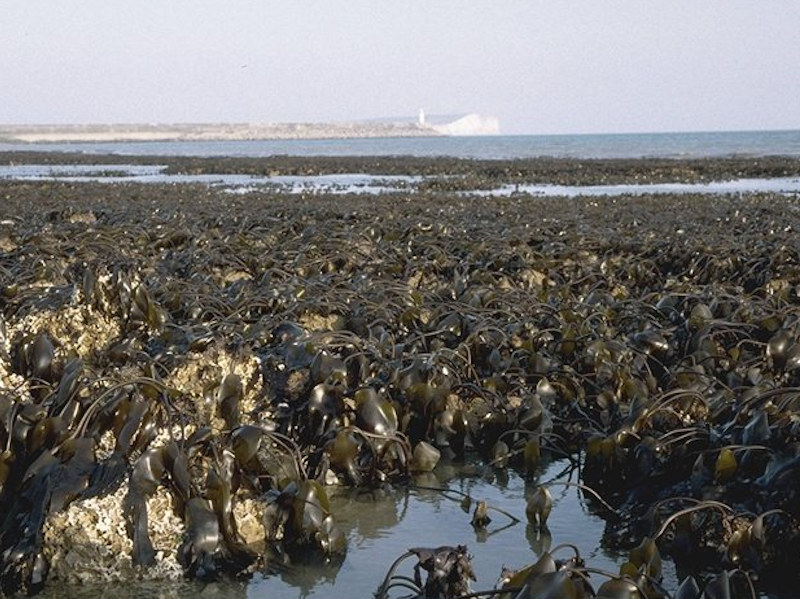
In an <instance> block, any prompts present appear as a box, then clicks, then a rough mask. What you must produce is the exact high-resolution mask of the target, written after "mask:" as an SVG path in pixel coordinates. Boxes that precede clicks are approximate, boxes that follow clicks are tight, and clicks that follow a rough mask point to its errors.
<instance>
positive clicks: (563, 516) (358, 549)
mask: <svg viewBox="0 0 800 599" xmlns="http://www.w3.org/2000/svg"><path fill="white" fill-rule="evenodd" d="M576 480H577V471H575V470H572V471H570V466H569V463H568V462H567V461H565V460H559V461H556V462H552V463H550V464H549V465H547V466H546V467H545V468H544V469H543V470H542V472H541V473H540V475H539V476H538V477H537V478H536V479H532V480H530V481H527V482H526V481H525V480H524V478H523V477H521V476H520V475H519V474H518V473H517V472H515V471H514V470H510V469H509V470H496V469H492V468H490V467H488V466H462V465H456V464H440V465H439V466H438V467H437V468H436V470H435V471H434V472H433V473H430V474H426V475H423V476H418V477H416V478H415V479H414V480H413V482H412V484H411V485H410V486H408V487H404V486H396V487H386V488H382V489H376V490H365V489H341V490H338V491H331V511H332V512H333V514H334V516H335V518H336V520H337V522H338V524H339V526H340V527H341V528H342V530H343V531H344V533H345V535H346V536H347V540H348V548H347V554H346V556H345V558H344V560H343V561H341V563H339V564H320V563H311V564H302V565H293V566H291V567H289V568H286V569H284V568H276V570H277V572H275V573H269V574H256V575H254V576H253V577H251V578H250V579H248V580H241V581H221V582H215V583H207V584H202V583H197V582H188V581H187V582H185V583H174V582H173V583H138V584H137V583H133V584H128V585H124V586H123V585H120V586H117V585H114V586H115V587H116V588H115V589H114V592H115V594H117V595H118V596H119V597H120V599H128V598H130V599H134V598H136V599H140V598H141V599H144V598H164V599H166V598H170V599H182V598H188V597H198V596H199V597H204V598H213V599H237V598H242V599H244V598H248V599H261V598H267V597H269V598H283V597H303V598H320V599H321V598H331V597H334V598H335V597H364V598H365V599H366V598H370V597H373V596H374V593H375V591H376V589H377V588H378V586H379V585H380V583H381V582H382V581H383V579H384V576H385V575H386V573H387V571H388V570H389V568H390V566H391V565H392V562H394V561H395V559H397V558H398V557H400V556H401V555H402V554H404V553H405V552H406V551H408V549H410V548H412V547H438V546H441V545H466V546H467V547H468V549H469V553H470V554H471V555H472V556H473V562H472V563H473V568H474V570H475V574H476V577H477V580H476V581H474V582H473V583H472V588H473V590H488V589H491V588H493V587H495V586H496V584H497V581H498V578H499V576H500V574H501V572H502V570H503V568H504V567H509V568H512V569H517V568H521V567H523V566H526V565H528V564H531V563H533V562H535V561H536V560H537V558H538V556H539V555H541V553H542V552H543V551H547V550H548V549H553V548H555V547H556V546H557V545H559V544H561V543H571V544H573V545H576V546H577V547H578V549H579V550H580V553H581V556H582V557H583V558H584V559H585V560H586V563H587V565H590V566H592V567H594V568H600V569H604V570H608V571H611V572H617V571H618V569H619V564H621V563H622V562H624V561H625V555H626V554H625V553H624V552H612V551H609V550H607V549H604V548H602V547H601V546H600V539H601V536H602V534H603V530H604V528H605V521H604V520H603V518H602V517H601V513H600V512H599V511H598V510H602V508H601V507H599V506H597V504H596V503H595V504H592V505H589V504H588V503H587V501H586V499H585V498H584V497H583V493H582V492H581V491H580V490H579V489H577V488H575V487H567V486H563V485H553V486H552V487H551V493H552V495H553V503H554V505H553V511H552V513H551V515H550V520H549V522H548V524H549V534H546V533H545V534H542V533H537V532H536V531H535V530H534V529H533V528H532V527H530V526H529V525H528V524H527V521H526V519H525V504H526V498H527V497H528V496H529V495H530V494H531V493H532V492H533V490H534V488H535V486H536V484H538V483H548V482H552V481H562V482H567V481H572V482H575V481H576ZM428 487H438V488H443V489H444V488H446V489H450V490H452V491H454V492H452V493H443V492H441V491H438V490H432V489H430V488H428ZM464 495H468V496H469V497H470V500H471V502H470V505H469V507H468V508H467V506H466V505H465V504H466V502H465V501H463V499H464ZM480 500H485V501H487V502H488V504H489V506H491V507H492V508H498V509H499V510H502V511H504V512H508V513H509V514H512V515H514V516H516V518H518V519H519V522H516V523H515V522H514V521H513V520H511V519H510V518H509V517H508V516H507V515H504V514H503V513H500V512H499V511H496V510H491V511H490V516H491V518H492V522H491V523H490V524H489V526H488V527H487V529H486V530H485V531H476V530H475V529H474V528H473V527H472V525H471V519H472V511H473V510H474V508H475V504H476V502H477V501H480ZM570 555H572V553H571V550H570V549H566V548H565V549H562V550H559V551H558V552H557V553H556V554H555V556H556V557H561V558H567V557H569V556H570ZM414 563H415V559H414V558H411V559H408V560H405V561H404V562H403V563H402V565H401V566H400V568H399V569H398V571H397V572H396V573H397V574H405V575H408V576H413V570H412V568H413V565H414ZM423 574H424V572H423ZM592 580H593V581H594V586H595V588H597V586H599V585H600V584H601V582H602V581H603V578H602V577H599V576H597V575H593V576H592ZM664 586H665V587H666V588H667V589H670V590H674V589H675V588H676V587H677V578H676V574H675V567H674V564H672V562H669V561H666V560H665V562H664ZM107 591H108V587H106V588H104V589H103V590H102V591H101V590H100V589H99V588H93V587H91V586H87V587H75V588H71V589H67V588H64V587H59V588H58V589H55V588H53V587H52V586H48V588H46V589H45V592H44V596H45V597H47V596H49V597H56V596H57V597H72V598H79V597H80V598H81V599H82V598H84V597H86V598H88V597H97V596H99V595H100V594H101V593H103V592H107ZM407 594H408V593H404V592H403V590H402V589H396V590H395V591H393V594H392V597H403V596H404V595H407Z"/></svg>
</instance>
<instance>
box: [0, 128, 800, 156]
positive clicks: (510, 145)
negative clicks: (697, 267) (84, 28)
mask: <svg viewBox="0 0 800 599" xmlns="http://www.w3.org/2000/svg"><path fill="white" fill-rule="evenodd" d="M21 150H22V151H52V152H82V153H86V154H120V155H128V156H147V155H149V156H233V157H245V156H251V157H267V156H277V155H286V156H418V157H433V156H448V157H454V158H473V159H513V158H535V157H545V156H547V157H558V158H643V157H644V158H702V157H724V156H745V157H750V156H752V157H758V156H800V130H785V131H722V132H680V133H618V134H590V135H499V136H481V137H394V138H358V139H297V140H259V141H151V142H103V143H100V142H80V143H30V144H29V143H0V151H21Z"/></svg>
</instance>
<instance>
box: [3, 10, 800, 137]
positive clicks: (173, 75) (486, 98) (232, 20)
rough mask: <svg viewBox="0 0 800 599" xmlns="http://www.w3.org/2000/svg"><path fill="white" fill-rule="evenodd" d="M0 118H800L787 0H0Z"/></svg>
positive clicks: (557, 125) (581, 124) (761, 121)
mask: <svg viewBox="0 0 800 599" xmlns="http://www.w3.org/2000/svg"><path fill="white" fill-rule="evenodd" d="M0 10H1V11H2V17H1V18H0V57H2V60H0V123H2V124H33V123H56V124H62V123H191V122H204V123H208V122H254V123H272V122H332V121H349V120H360V119H369V118H380V117H396V116H406V115H407V116H409V117H414V116H415V115H416V114H417V113H418V111H419V109H420V108H424V110H425V112H426V113H427V114H460V113H468V112H477V113H480V114H485V115H493V116H496V117H498V118H499V120H500V127H501V131H502V132H503V133H506V134H559V133H627V132H650V131H718V130H759V129H800V41H799V40H798V31H800V0H758V1H756V0H753V1H750V0H702V1H700V0H669V1H668V0H547V1H539V0H491V1H489V0H486V1H485V0H426V1H424V2H423V1H418V0H404V1H402V2H398V1H396V0H395V1H392V2H389V1H384V0H347V1H341V0H317V1H311V0H225V1H211V0H137V1H135V2H132V1H131V0H125V1H121V0H80V2H73V1H68V0H0Z"/></svg>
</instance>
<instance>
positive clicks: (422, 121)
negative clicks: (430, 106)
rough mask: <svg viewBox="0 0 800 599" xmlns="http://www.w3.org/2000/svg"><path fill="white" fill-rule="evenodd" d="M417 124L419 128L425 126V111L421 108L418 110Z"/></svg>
mask: <svg viewBox="0 0 800 599" xmlns="http://www.w3.org/2000/svg"><path fill="white" fill-rule="evenodd" d="M418 124H419V126H420V127H424V126H425V125H426V123H425V111H424V110H422V108H420V109H419V121H418Z"/></svg>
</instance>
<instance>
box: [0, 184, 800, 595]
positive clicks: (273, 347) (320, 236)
mask: <svg viewBox="0 0 800 599" xmlns="http://www.w3.org/2000/svg"><path fill="white" fill-rule="evenodd" d="M0 194H1V195H2V197H3V201H2V202H0V252H2V253H0V287H2V298H0V306H2V322H0V341H1V342H2V343H1V344H0V383H1V384H2V390H0V445H2V454H1V455H0V484H2V487H0V518H2V521H1V523H0V568H1V569H0V584H1V585H2V590H3V592H4V593H7V594H10V593H13V592H16V591H26V592H30V593H33V592H36V591H38V590H40V589H41V588H42V587H43V585H46V584H48V585H49V584H54V583H55V582H56V581H63V582H68V583H75V582H80V581H95V582H96V581H98V580H148V579H174V578H181V577H184V576H189V577H195V578H200V579H203V580H213V579H217V578H219V577H226V576H246V575H248V574H251V573H253V572H259V571H265V570H268V569H270V568H274V567H277V566H281V565H287V564H291V563H293V562H295V561H297V560H309V559H312V560H337V559H341V556H342V555H343V554H344V552H345V551H346V540H345V538H344V535H342V533H341V532H340V530H339V528H338V527H337V524H336V514H335V513H331V509H330V505H329V501H328V491H326V489H330V485H347V486H355V487H376V486H383V485H404V484H408V483H409V480H410V475H411V474H412V473H413V472H418V471H428V470H430V469H432V468H434V467H435V466H436V464H437V462H439V461H440V460H467V461H470V460H473V461H474V460H478V461H483V462H485V463H488V464H489V465H490V466H491V467H493V468H517V469H519V470H520V471H522V472H525V473H527V474H528V475H531V476H535V475H536V473H537V472H538V469H539V468H540V467H541V460H542V457H543V456H545V455H548V454H549V455H550V456H554V457H558V458H564V459H567V460H569V461H571V462H572V463H574V465H575V466H576V467H577V468H579V471H580V482H579V483H575V484H579V485H580V486H581V487H582V488H583V489H584V492H585V493H586V498H587V501H589V502H592V503H593V504H594V505H596V507H597V509H598V510H599V511H600V512H601V513H604V514H606V516H607V518H608V521H607V522H608V524H607V530H606V535H605V537H604V539H603V542H604V543H607V544H608V545H609V546H613V547H617V548H623V549H629V550H630V559H629V560H628V561H627V562H626V563H625V564H624V565H623V566H622V568H621V571H620V572H613V573H608V572H605V573H603V572H599V571H597V570H596V569H594V568H592V565H591V563H586V562H585V561H584V559H583V557H582V556H581V555H580V554H579V553H578V552H577V551H575V550H574V548H571V547H570V546H569V545H568V543H569V541H570V539H557V540H556V542H557V543H561V545H559V546H558V547H556V548H555V549H553V550H551V551H549V552H544V553H543V554H542V555H541V556H540V557H539V559H538V560H537V559H534V556H528V558H529V559H527V561H529V562H535V563H533V564H532V565H531V566H529V567H527V568H522V569H521V570H519V571H516V572H505V573H503V575H502V580H503V582H502V583H501V586H503V585H504V588H503V589H486V590H483V591H473V590H471V589H470V578H471V572H472V570H471V565H470V556H469V551H468V548H466V547H460V546H456V547H450V546H447V545H446V543H447V539H443V541H442V543H443V546H442V547H438V548H423V547H418V548H411V549H410V551H409V553H408V554H407V555H403V556H396V557H397V558H398V559H397V562H396V563H395V564H394V565H393V566H392V568H391V569H390V570H389V571H388V572H387V573H385V576H383V574H382V573H374V574H375V588H376V596H377V597H379V599H382V598H384V597H389V596H399V595H403V594H406V595H408V594H411V595H412V596H416V595H419V596H426V597H467V596H504V597H509V598H510V597H516V598H520V599H521V598H525V597H548V598H551V599H557V598H561V597H564V598H573V597H578V598H582V597H592V596H597V597H605V598H616V597H620V598H625V599H628V598H631V599H635V598H640V597H641V598H644V597H648V598H653V597H662V596H663V597H675V598H677V599H687V598H696V597H706V598H708V599H714V598H717V597H729V596H730V597H750V596H752V595H755V594H756V592H757V589H758V588H759V587H760V588H770V587H773V586H776V585H783V586H787V587H788V588H792V586H796V585H797V584H798V583H800V580H798V576H800V575H799V574H798V572H800V569H798V566H800V529H798V518H800V504H798V495H797V494H798V490H799V489H800V476H798V474H800V445H799V444H798V439H800V380H798V379H799V378H800V344H798V343H797V339H798V328H799V327H800V322H799V321H798V305H799V304H798V302H799V301H800V300H799V297H798V293H799V290H800V288H798V283H800V273H799V272H798V269H800V262H798V259H799V258H800V257H799V256H798V244H797V241H796V235H795V229H796V228H797V227H798V222H797V220H798V216H797V215H798V198H797V197H787V196H775V195H752V196H742V197H732V196H731V197H707V196H691V195H686V196H668V197H665V196H658V197H648V196H637V197H616V198H591V199H581V198H578V199H571V200H563V199H542V198H532V197H512V198H506V199H496V198H495V199H482V198H475V197H463V196H460V195H456V194H447V193H444V192H431V191H428V192H426V191H424V190H423V191H420V192H419V193H416V194H407V193H398V194H391V195H385V196H377V197H374V196H373V197H362V196H336V197H329V196H325V195H315V196H313V197H300V198H298V197H296V196H295V197H286V196H281V195H271V194H266V193H265V194H258V193H252V194H248V195H245V196H234V195H230V194H226V193H224V192H222V191H218V190H211V189H208V188H206V187H202V186H189V185H184V186H158V185H152V186H151V185H102V184H81V185H66V184H55V183H42V184H22V183H12V182H7V183H3V184H2V185H0ZM553 484H564V483H558V482H556V483H553ZM471 507H474V511H473V512H472V513H473V516H472V522H473V526H475V527H476V528H480V527H482V526H486V524H487V523H488V522H489V520H490V519H491V518H492V517H496V518H500V517H505V516H507V514H503V515H498V514H497V513H496V511H495V510H493V506H491V505H487V504H485V503H481V502H478V503H477V504H476V505H474V506H471ZM551 509H552V500H551V498H550V491H549V487H548V486H547V485H541V486H539V487H538V488H537V490H536V492H535V493H533V495H532V496H531V498H530V500H529V501H528V503H527V505H524V506H520V512H522V511H525V513H526V515H527V517H528V520H529V522H530V523H531V525H533V526H535V527H539V528H542V529H544V528H546V526H547V519H548V516H549V513H550V510H551ZM576 526H579V523H576ZM489 542H491V541H489ZM662 555H664V556H668V557H669V558H671V559H673V560H675V561H676V562H678V563H687V564H691V565H692V566H693V567H694V569H695V570H696V571H697V572H698V575H697V577H696V578H692V577H690V578H687V579H686V580H685V581H684V582H683V584H682V585H681V587H680V588H679V589H663V588H662V586H661V584H660V580H661V565H660V564H661V556H662ZM388 557H390V558H391V557H393V556H388ZM520 559H521V561H525V560H526V557H525V556H522V557H521V558H520ZM406 560H411V561H412V562H413V563H414V566H413V570H412V571H411V572H406V573H404V572H402V571H401V570H402V568H404V567H405V565H406V563H407V562H406ZM498 574H500V573H498Z"/></svg>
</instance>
